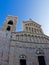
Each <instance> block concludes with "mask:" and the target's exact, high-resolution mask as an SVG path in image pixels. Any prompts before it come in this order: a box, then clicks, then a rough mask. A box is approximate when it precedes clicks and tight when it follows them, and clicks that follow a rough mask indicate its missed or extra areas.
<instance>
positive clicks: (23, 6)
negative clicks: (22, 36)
mask: <svg viewBox="0 0 49 65" xmlns="http://www.w3.org/2000/svg"><path fill="white" fill-rule="evenodd" d="M7 15H14V16H18V22H17V26H16V29H17V31H21V30H22V21H23V20H28V19H30V18H31V19H33V20H34V21H36V22H37V23H39V24H41V25H42V29H43V31H44V33H45V34H47V35H49V0H0V27H1V26H2V24H3V23H4V20H5V18H6V16H7Z"/></svg>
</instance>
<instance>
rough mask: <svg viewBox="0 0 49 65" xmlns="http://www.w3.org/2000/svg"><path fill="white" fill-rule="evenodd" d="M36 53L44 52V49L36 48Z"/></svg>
mask: <svg viewBox="0 0 49 65" xmlns="http://www.w3.org/2000/svg"><path fill="white" fill-rule="evenodd" d="M36 54H40V55H41V54H42V55H43V54H44V51H43V50H42V49H41V48H38V49H37V50H36Z"/></svg>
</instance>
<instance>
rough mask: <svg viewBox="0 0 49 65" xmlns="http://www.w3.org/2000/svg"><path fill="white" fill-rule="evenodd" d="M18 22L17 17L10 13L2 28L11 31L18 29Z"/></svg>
mask: <svg viewBox="0 0 49 65" xmlns="http://www.w3.org/2000/svg"><path fill="white" fill-rule="evenodd" d="M16 23H17V17H16V16H11V15H8V16H7V18H6V19H5V21H4V24H3V26H2V30H3V31H9V32H12V31H16Z"/></svg>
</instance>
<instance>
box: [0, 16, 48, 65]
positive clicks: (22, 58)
mask: <svg viewBox="0 0 49 65" xmlns="http://www.w3.org/2000/svg"><path fill="white" fill-rule="evenodd" d="M17 19H18V18H17V17H16V16H10V15H9V16H7V18H6V19H5V21H4V24H3V26H2V28H1V29H0V65H49V37H48V36H47V35H45V34H44V33H43V30H42V28H41V25H40V24H38V23H36V22H35V21H33V20H31V19H30V20H27V21H23V22H22V31H20V32H16V23H17Z"/></svg>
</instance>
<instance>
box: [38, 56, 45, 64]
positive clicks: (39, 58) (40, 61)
mask: <svg viewBox="0 0 49 65" xmlns="http://www.w3.org/2000/svg"><path fill="white" fill-rule="evenodd" d="M38 62H39V65H46V63H45V59H44V56H38Z"/></svg>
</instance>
